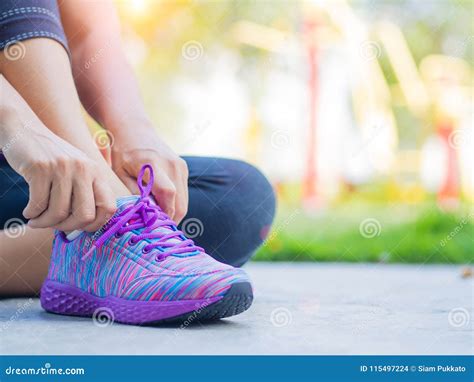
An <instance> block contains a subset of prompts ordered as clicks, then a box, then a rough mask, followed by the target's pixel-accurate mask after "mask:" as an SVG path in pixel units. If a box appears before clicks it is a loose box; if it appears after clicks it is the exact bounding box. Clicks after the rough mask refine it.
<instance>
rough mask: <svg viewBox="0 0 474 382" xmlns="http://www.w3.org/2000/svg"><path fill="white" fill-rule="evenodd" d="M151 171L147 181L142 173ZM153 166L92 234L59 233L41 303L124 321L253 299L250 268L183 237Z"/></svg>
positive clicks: (227, 311)
mask: <svg viewBox="0 0 474 382" xmlns="http://www.w3.org/2000/svg"><path fill="white" fill-rule="evenodd" d="M146 169H148V170H149V171H150V182H149V183H148V184H147V185H146V186H144V185H143V183H142V180H143V175H144V173H145V171H146ZM152 185H153V169H152V168H151V166H150V165H145V166H143V168H142V170H141V172H140V175H139V177H138V186H139V188H140V192H141V196H130V197H125V198H121V199H119V200H118V201H117V205H118V210H117V212H116V214H115V215H114V217H113V218H112V219H111V220H110V221H109V222H108V223H107V224H106V225H105V226H104V227H102V228H101V229H100V230H98V231H97V232H95V233H93V234H92V233H87V232H83V233H81V234H80V235H79V236H78V237H77V238H75V239H73V240H68V239H67V238H66V236H65V234H64V233H63V232H56V235H55V239H54V243H53V251H52V255H51V264H50V267H49V272H48V277H47V279H46V280H45V282H44V284H43V287H42V288H41V305H42V307H43V308H44V309H45V310H47V311H49V312H53V313H58V314H66V315H72V316H86V317H96V316H97V315H99V314H101V312H105V314H106V315H107V316H108V319H111V320H115V321H117V322H121V323H126V324H155V323H160V322H184V321H188V322H190V321H191V320H199V321H202V320H210V319H219V318H223V317H229V316H233V315H236V314H239V313H241V312H243V311H245V310H247V309H248V308H249V307H250V305H251V303H252V300H253V294H252V287H251V285H250V281H249V278H248V276H247V275H246V273H245V272H244V271H243V270H241V269H238V268H233V267H231V266H229V265H226V264H222V263H220V262H218V261H216V260H214V259H213V258H212V257H211V256H209V255H207V254H206V253H205V252H204V250H203V249H202V248H200V247H198V246H196V245H195V244H194V242H193V241H192V240H190V239H188V238H186V237H185V236H184V234H183V233H182V232H181V231H179V230H178V229H177V228H176V225H175V223H174V222H173V221H172V220H171V219H170V218H169V217H168V216H167V215H166V214H165V213H164V212H163V211H162V210H161V209H160V207H159V206H157V205H156V204H155V202H154V201H153V200H152V198H151V197H150V196H149V195H150V191H151V187H152Z"/></svg>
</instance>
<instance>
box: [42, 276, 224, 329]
mask: <svg viewBox="0 0 474 382" xmlns="http://www.w3.org/2000/svg"><path fill="white" fill-rule="evenodd" d="M222 297H223V296H217V297H210V298H207V299H201V300H181V301H133V300H126V299H123V298H119V297H114V296H107V297H97V296H93V295H91V294H89V293H87V292H84V291H82V290H80V289H79V288H76V287H74V286H71V285H66V284H63V283H60V282H57V281H52V280H46V281H45V282H44V284H43V286H42V288H41V298H40V299H41V306H42V307H43V309H45V310H46V311H48V312H52V313H56V314H63V315H69V316H82V317H96V318H97V319H98V320H101V319H107V320H111V321H116V322H121V323H124V324H135V325H145V324H148V323H153V322H159V321H163V320H167V319H170V318H173V317H176V316H181V315H184V314H186V313H190V312H195V311H199V310H201V309H204V308H206V307H209V306H211V305H212V304H214V303H216V302H219V300H221V299H222Z"/></svg>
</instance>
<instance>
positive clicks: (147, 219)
mask: <svg viewBox="0 0 474 382" xmlns="http://www.w3.org/2000/svg"><path fill="white" fill-rule="evenodd" d="M146 170H149V172H150V181H149V182H148V183H147V184H146V185H143V176H144V175H145V173H146ZM153 182H154V175H153V168H152V167H151V165H149V164H145V165H144V166H143V167H142V168H141V170H140V173H139V175H138V179H137V184H138V188H139V189H140V198H139V199H138V200H137V202H136V203H135V204H133V205H131V206H129V207H126V208H125V209H124V210H123V211H122V212H120V213H119V214H118V215H116V216H114V217H113V218H112V219H111V220H110V221H109V223H107V224H106V225H105V226H104V227H103V228H102V232H103V233H102V234H101V235H100V236H99V237H98V238H97V240H95V241H94V242H93V243H92V245H91V248H90V249H89V250H88V251H87V252H86V254H85V255H84V256H83V259H84V258H86V257H88V256H90V255H91V254H92V252H93V251H94V250H95V249H99V248H100V247H102V245H103V244H104V243H105V242H106V241H107V240H108V239H110V238H111V237H112V236H114V235H115V236H116V237H120V236H122V235H123V234H125V233H127V232H131V231H134V230H141V231H140V233H139V234H135V235H133V236H132V237H131V238H130V240H129V244H130V245H135V244H137V243H138V242H140V241H141V240H149V241H150V242H149V244H147V245H146V246H144V247H143V249H142V251H143V253H149V252H151V251H152V250H153V249H158V250H159V251H160V254H159V255H158V256H157V257H156V260H158V261H162V260H164V259H166V258H167V257H168V256H170V255H176V254H183V253H191V252H196V251H203V249H202V248H201V247H198V246H197V245H195V244H194V242H193V241H192V240H191V239H188V238H186V236H185V235H184V234H183V232H182V231H180V230H178V229H177V228H176V223H175V222H174V221H173V220H171V219H170V217H169V216H168V215H167V214H166V213H165V212H164V211H163V210H162V209H161V208H160V207H159V206H158V205H156V204H155V203H154V202H153V201H152V199H151V198H150V193H151V189H152V187H153ZM159 228H164V229H161V230H160V229H159Z"/></svg>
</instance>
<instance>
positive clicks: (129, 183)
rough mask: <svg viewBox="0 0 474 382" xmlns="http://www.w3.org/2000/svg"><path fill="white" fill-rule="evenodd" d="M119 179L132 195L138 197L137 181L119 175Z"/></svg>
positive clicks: (127, 176) (124, 175)
mask: <svg viewBox="0 0 474 382" xmlns="http://www.w3.org/2000/svg"><path fill="white" fill-rule="evenodd" d="M119 178H120V180H121V181H122V182H123V184H125V187H127V188H128V190H129V191H130V192H131V193H132V194H133V195H140V190H139V189H138V186H137V180H136V179H135V178H133V177H131V176H129V175H128V174H122V175H120V174H119Z"/></svg>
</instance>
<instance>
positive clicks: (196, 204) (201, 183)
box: [0, 157, 275, 266]
mask: <svg viewBox="0 0 474 382" xmlns="http://www.w3.org/2000/svg"><path fill="white" fill-rule="evenodd" d="M183 159H184V160H185V161H186V163H187V164H188V168H189V181H188V185H189V209H188V213H187V215H186V216H185V218H184V219H183V221H182V223H181V225H180V228H181V229H182V230H183V231H184V232H185V233H186V234H187V235H188V236H189V237H191V238H193V240H194V241H195V242H196V243H197V244H198V245H200V246H201V247H203V248H204V249H205V250H206V251H207V253H209V254H210V255H212V256H213V257H214V258H215V259H217V260H219V261H221V262H224V263H227V264H231V265H234V266H241V265H243V264H244V263H245V262H246V261H247V260H248V259H249V258H250V257H251V256H252V254H253V253H254V252H255V250H256V249H257V248H258V246H259V245H260V244H261V243H262V242H263V240H264V238H265V235H266V233H267V232H268V229H269V228H270V225H271V223H272V221H273V217H274V214H275V196H274V193H273V189H272V187H271V185H270V184H269V183H268V181H267V179H266V178H265V177H264V176H263V175H262V173H261V172H260V171H258V170H257V169H256V168H255V167H253V166H251V165H249V164H248V163H245V162H242V161H239V160H233V159H224V158H209V157H183ZM157 171H159V169H158V170H157ZM27 203H28V185H27V183H26V182H25V180H24V179H23V178H22V177H21V176H20V175H18V174H17V173H16V172H15V171H13V169H12V168H11V167H10V166H9V165H8V163H6V161H5V159H4V158H1V157H0V228H3V227H5V225H7V224H8V221H9V220H10V219H22V220H24V219H23V217H22V211H23V209H24V208H25V207H26V205H27ZM10 221H11V220H10Z"/></svg>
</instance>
